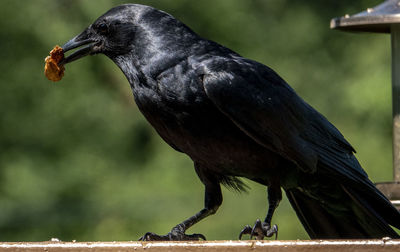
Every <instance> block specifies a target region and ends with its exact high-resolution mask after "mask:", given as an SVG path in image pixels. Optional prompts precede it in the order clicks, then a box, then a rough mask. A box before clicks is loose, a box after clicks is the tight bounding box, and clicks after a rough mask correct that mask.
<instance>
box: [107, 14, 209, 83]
mask: <svg viewBox="0 0 400 252" xmlns="http://www.w3.org/2000/svg"><path fill="white" fill-rule="evenodd" d="M167 20H168V21H166V20H164V21H163V22H161V24H160V23H159V25H158V26H157V25H156V23H154V22H152V21H151V20H150V21H147V23H146V22H142V23H141V25H140V26H139V27H137V33H136V36H135V40H134V41H132V44H133V46H132V49H131V51H130V52H129V53H127V54H124V55H118V56H115V57H110V58H111V59H112V60H113V61H114V62H115V63H116V64H117V65H118V66H119V68H120V69H121V70H122V72H123V73H124V74H125V76H126V77H127V79H128V80H129V82H130V84H131V86H132V87H133V85H134V84H135V83H138V82H140V85H145V83H143V82H144V80H146V79H147V80H148V79H156V78H157V76H158V75H159V74H161V73H162V72H163V71H165V70H166V69H168V68H171V67H174V66H175V65H177V64H178V63H179V62H182V61H183V60H185V59H187V57H188V55H190V53H189V52H190V51H191V50H192V49H193V47H201V46H202V41H204V40H203V39H201V38H200V37H199V36H197V35H196V34H195V33H194V32H193V31H191V30H190V29H189V28H188V27H187V26H185V25H184V24H182V23H180V22H179V21H177V20H175V19H171V20H169V19H168V18H167ZM169 23H170V24H169ZM159 26H162V27H159ZM197 49H199V48H197Z"/></svg>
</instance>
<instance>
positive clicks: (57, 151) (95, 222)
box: [0, 0, 392, 241]
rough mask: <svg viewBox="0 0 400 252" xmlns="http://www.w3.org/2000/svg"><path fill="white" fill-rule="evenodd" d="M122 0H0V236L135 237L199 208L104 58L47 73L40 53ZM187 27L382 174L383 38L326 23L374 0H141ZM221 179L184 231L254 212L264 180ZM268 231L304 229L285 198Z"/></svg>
mask: <svg viewBox="0 0 400 252" xmlns="http://www.w3.org/2000/svg"><path fill="white" fill-rule="evenodd" d="M127 2H129V1H112V0H98V1H90V0H57V1H50V0H35V1H22V0H2V1H1V2H0V59H1V60H0V69H1V71H0V81H1V83H0V240H1V241H42V240H49V239H50V238H51V237H57V238H59V239H61V240H66V241H68V240H73V239H74V240H77V241H87V240H104V241H111V240H136V239H138V238H139V237H140V236H141V235H143V234H144V233H145V232H147V231H152V232H156V233H160V234H164V233H166V232H168V231H169V230H170V228H171V227H172V226H174V225H175V224H177V223H178V222H180V221H181V220H183V219H184V218H186V217H189V216H191V215H192V214H194V213H195V212H196V211H198V210H200V209H201V208H202V206H203V186H202V184H201V183H200V181H199V180H198V178H197V177H196V174H195V172H194V170H193V165H192V162H191V161H190V159H189V158H188V157H186V156H185V155H183V154H181V153H177V152H175V151H174V150H172V149H171V148H170V147H169V146H167V145H166V144H165V143H164V142H163V141H162V140H161V139H160V137H159V136H158V135H157V134H156V133H155V131H154V130H153V129H152V128H151V127H150V126H149V124H148V123H147V122H146V121H145V119H144V118H143V116H142V115H141V113H140V112H139V111H138V109H137V107H136V105H135V103H134V100H133V97H132V94H131V91H130V88H129V84H128V82H127V80H126V79H125V77H124V76H123V74H122V73H121V72H120V70H119V69H118V68H117V66H115V65H114V64H113V63H112V62H111V61H110V60H109V59H107V58H106V57H105V56H101V55H99V56H94V57H86V58H84V59H81V60H79V61H77V62H75V63H73V64H71V65H67V67H66V72H65V77H64V78H63V80H62V81H60V82H58V83H52V82H50V81H48V80H47V79H46V78H45V77H44V75H43V66H44V58H45V57H46V55H48V52H49V51H50V50H51V49H52V48H53V46H54V45H56V44H59V45H62V44H64V43H65V42H66V41H67V40H69V39H70V38H72V37H73V36H75V35H77V34H78V33H80V32H81V31H82V30H83V29H84V28H85V27H86V26H88V25H89V24H90V23H92V22H93V21H94V20H95V19H96V18H97V17H98V16H100V15H101V14H103V13H104V12H106V11H107V10H108V9H109V8H111V7H113V6H116V5H118V4H121V3H127ZM135 2H136V3H143V4H148V5H152V6H154V7H156V8H159V9H162V10H164V11H167V12H169V13H171V14H172V15H174V16H175V17H177V18H178V19H180V20H181V21H183V22H184V23H186V24H187V25H188V26H190V27H191V28H193V30H194V31H196V32H197V33H199V34H200V35H201V36H203V37H206V38H209V39H211V40H214V41H217V42H219V43H221V44H223V45H225V46H227V47H229V48H231V49H233V50H235V51H237V52H238V53H240V54H241V55H243V56H246V57H248V58H252V59H255V60H257V61H260V62H262V63H264V64H266V65H268V66H270V67H272V68H273V69H275V70H276V71H277V72H278V73H279V74H280V75H281V76H282V77H283V78H284V79H286V80H287V81H288V83H290V84H291V86H292V87H294V89H295V90H296V91H297V92H298V93H299V94H300V95H301V96H302V97H303V98H304V99H305V100H306V101H308V102H309V103H310V104H311V105H312V106H314V107H315V108H317V109H318V110H319V111H320V112H322V113H323V114H324V115H325V116H326V117H327V118H328V119H329V120H330V121H331V122H332V123H333V124H335V125H336V126H337V127H338V128H339V129H340V130H341V132H342V133H343V134H344V135H345V136H346V138H347V139H348V140H349V141H350V142H351V143H352V145H353V146H354V147H355V149H356V150H357V151H358V153H357V157H358V158H359V160H360V162H361V164H362V165H363V167H364V168H365V170H366V171H367V172H368V174H369V175H370V177H371V179H372V180H373V181H374V182H378V181H387V180H391V179H392V177H391V174H392V168H391V155H392V154H391V91H390V90H391V85H390V37H389V36H388V35H377V34H355V33H345V32H340V31H332V30H330V29H329V21H330V19H331V18H332V17H336V16H342V15H344V14H345V13H349V14H354V13H357V12H359V11H361V10H363V9H366V8H367V7H372V6H374V5H377V4H379V3H380V2H381V1H376V0H374V1H373V0H353V1H345V0H324V1H309V0H251V1H250V0H248V1H244V0H202V1H190V0H163V1H160V0H158V1H157V0H154V1H151V0H148V1H139V0H138V1H135ZM248 185H249V186H250V187H251V190H250V191H249V193H247V194H246V193H244V194H238V193H235V192H231V191H228V190H225V189H224V192H223V193H224V203H223V205H222V206H221V208H220V210H219V211H218V212H217V214H216V215H214V216H211V217H209V218H207V219H206V220H204V221H202V222H201V223H199V224H198V225H196V226H194V227H193V228H191V229H190V230H189V232H188V233H192V232H198V233H204V234H205V235H206V237H207V238H208V239H209V240H213V239H237V237H238V233H239V231H240V230H241V228H242V227H243V226H244V225H245V224H253V223H254V221H255V219H256V218H264V216H265V214H266V211H267V195H266V188H264V187H262V186H260V185H257V184H255V183H252V182H249V181H248ZM273 223H276V224H278V226H279V228H280V233H279V238H280V239H308V236H307V234H306V233H305V231H304V229H303V228H302V226H301V224H300V223H299V221H298V220H297V218H296V216H295V213H294V211H293V210H292V209H291V207H290V205H289V204H288V202H287V200H286V199H285V200H284V201H283V202H282V203H281V205H280V206H279V208H278V210H277V212H276V215H275V217H274V218H273Z"/></svg>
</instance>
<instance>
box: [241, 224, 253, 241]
mask: <svg viewBox="0 0 400 252" xmlns="http://www.w3.org/2000/svg"><path fill="white" fill-rule="evenodd" d="M251 231H252V228H251V227H250V226H249V225H246V226H244V228H243V229H242V231H240V234H239V240H241V239H242V235H244V234H251Z"/></svg>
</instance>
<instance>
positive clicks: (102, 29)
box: [97, 23, 108, 34]
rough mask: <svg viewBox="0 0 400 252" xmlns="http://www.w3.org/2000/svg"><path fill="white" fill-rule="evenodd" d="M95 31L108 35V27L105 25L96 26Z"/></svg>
mask: <svg viewBox="0 0 400 252" xmlns="http://www.w3.org/2000/svg"><path fill="white" fill-rule="evenodd" d="M97 31H98V32H99V33H100V34H106V33H108V25H107V24H105V23H101V24H99V25H98V26H97Z"/></svg>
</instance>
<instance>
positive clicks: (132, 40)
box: [62, 4, 192, 64]
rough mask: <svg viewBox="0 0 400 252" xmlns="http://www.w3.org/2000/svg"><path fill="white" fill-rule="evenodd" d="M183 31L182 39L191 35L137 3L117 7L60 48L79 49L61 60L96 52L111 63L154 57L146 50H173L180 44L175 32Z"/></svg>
mask: <svg viewBox="0 0 400 252" xmlns="http://www.w3.org/2000/svg"><path fill="white" fill-rule="evenodd" d="M182 29H183V30H185V32H184V35H185V37H188V34H191V33H192V31H191V30H190V29H189V28H187V27H186V26H185V25H183V24H182V23H180V22H179V21H178V20H176V19H175V18H173V17H172V16H171V15H169V14H167V13H165V12H163V11H159V10H157V9H154V8H152V7H150V6H145V5H139V4H125V5H120V6H117V7H114V8H112V9H110V10H109V11H107V12H106V13H105V14H103V15H102V16H100V17H99V18H98V19H97V20H96V21H95V22H94V23H93V24H91V25H90V26H89V27H87V28H86V29H85V30H84V31H83V32H82V33H80V34H79V35H77V36H76V37H74V38H72V39H71V40H69V41H68V42H67V43H66V44H65V45H64V46H63V47H62V48H63V50H64V52H67V51H70V50H72V49H76V48H78V49H77V50H76V51H75V52H73V53H72V54H70V55H69V56H68V57H66V58H65V59H64V61H63V64H67V63H69V62H72V61H75V60H77V59H80V58H82V57H84V56H87V55H94V54H98V53H102V54H105V55H106V56H108V57H109V58H111V59H113V60H115V58H117V57H119V56H124V55H137V54H153V53H152V52H149V50H155V51H157V53H160V52H162V51H163V49H162V48H160V47H159V45H162V46H163V47H164V49H167V50H173V49H172V48H171V47H172V46H177V44H179V43H180V42H179V41H182V38H179V34H178V33H177V31H179V30H182ZM174 40H177V41H174ZM146 48H147V49H148V50H147V49H146ZM174 52H176V51H174ZM139 57H140V55H139Z"/></svg>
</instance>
